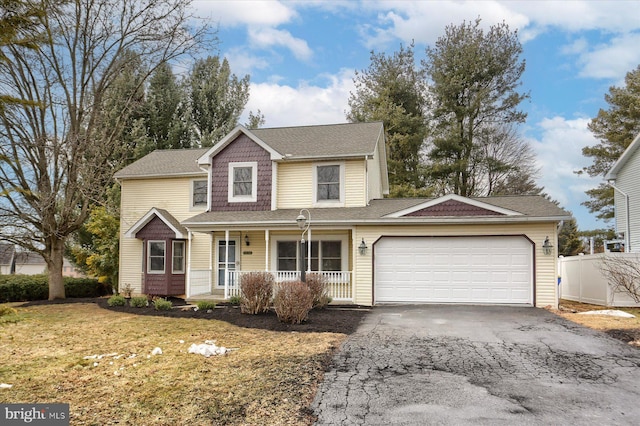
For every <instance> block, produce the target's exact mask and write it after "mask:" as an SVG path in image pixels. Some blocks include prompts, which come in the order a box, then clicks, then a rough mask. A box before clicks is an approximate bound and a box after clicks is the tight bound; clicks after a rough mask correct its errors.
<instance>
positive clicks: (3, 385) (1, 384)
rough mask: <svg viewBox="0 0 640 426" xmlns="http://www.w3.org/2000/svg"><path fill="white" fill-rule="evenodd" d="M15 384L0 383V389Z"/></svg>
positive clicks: (8, 387)
mask: <svg viewBox="0 0 640 426" xmlns="http://www.w3.org/2000/svg"><path fill="white" fill-rule="evenodd" d="M12 387H13V385H9V384H7V383H0V389H11V388H12Z"/></svg>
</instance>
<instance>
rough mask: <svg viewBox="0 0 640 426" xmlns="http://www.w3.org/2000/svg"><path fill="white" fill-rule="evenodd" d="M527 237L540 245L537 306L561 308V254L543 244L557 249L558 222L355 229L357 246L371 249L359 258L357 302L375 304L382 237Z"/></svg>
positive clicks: (356, 265) (536, 282)
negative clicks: (546, 249) (361, 244)
mask: <svg viewBox="0 0 640 426" xmlns="http://www.w3.org/2000/svg"><path fill="white" fill-rule="evenodd" d="M523 233H524V235H526V236H527V237H528V238H529V239H530V240H532V241H533V242H534V244H535V246H536V249H535V258H534V265H535V266H534V272H535V277H534V279H535V304H536V306H537V307H545V306H548V305H550V306H553V307H557V287H558V286H557V272H556V271H557V263H556V262H557V259H556V257H557V253H554V254H553V255H549V256H545V255H544V254H543V253H542V248H541V247H542V243H543V241H544V239H545V237H546V236H549V240H550V241H551V243H552V244H553V245H554V251H555V250H556V247H557V243H556V240H557V237H556V225H555V224H554V223H539V224H536V223H532V224H526V225H524V224H513V225H511V224H495V225H422V226H421V225H407V226H380V227H372V226H358V227H357V228H356V230H355V237H354V241H355V242H356V245H357V244H359V241H361V240H362V238H364V240H365V242H366V243H367V245H368V246H369V250H368V251H367V254H366V255H365V256H362V255H360V254H357V255H356V258H355V262H356V264H355V268H354V269H355V270H356V271H357V274H356V277H355V280H356V282H355V300H354V303H356V304H361V305H371V303H372V301H373V280H374V276H373V256H374V255H375V245H374V243H375V242H376V241H377V240H378V239H379V238H381V237H382V236H421V235H423V236H471V235H522V234H523Z"/></svg>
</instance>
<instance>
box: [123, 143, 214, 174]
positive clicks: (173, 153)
mask: <svg viewBox="0 0 640 426" xmlns="http://www.w3.org/2000/svg"><path fill="white" fill-rule="evenodd" d="M208 150H209V148H197V149H159V150H156V151H153V152H152V153H150V154H148V155H145V156H144V157H142V158H141V159H139V160H138V161H135V162H133V163H131V164H129V165H128V166H126V167H125V168H123V169H121V170H120V171H118V172H116V174H115V178H116V179H123V178H137V177H163V176H179V175H184V176H189V175H206V172H204V171H202V170H201V169H200V168H199V167H198V164H197V162H196V161H197V160H198V158H199V157H200V156H202V155H203V154H204V153H205V152H207V151H208Z"/></svg>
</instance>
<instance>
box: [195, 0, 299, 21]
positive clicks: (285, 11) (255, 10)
mask: <svg viewBox="0 0 640 426" xmlns="http://www.w3.org/2000/svg"><path fill="white" fill-rule="evenodd" d="M192 7H193V9H194V10H195V11H196V12H195V13H196V16H198V17H200V18H204V19H210V20H212V21H214V22H216V23H218V24H219V25H220V26H222V27H233V26H238V25H248V26H252V25H261V26H262V25H268V26H277V25H281V24H284V23H287V22H289V21H291V20H292V19H293V18H294V17H296V16H297V14H296V11H295V10H294V9H293V8H291V7H290V6H289V5H288V4H286V3H283V2H279V1H270V0H262V1H258V0H245V1H242V2H238V1H231V0H229V1H224V0H216V1H212V0H195V1H194V2H193V4H192Z"/></svg>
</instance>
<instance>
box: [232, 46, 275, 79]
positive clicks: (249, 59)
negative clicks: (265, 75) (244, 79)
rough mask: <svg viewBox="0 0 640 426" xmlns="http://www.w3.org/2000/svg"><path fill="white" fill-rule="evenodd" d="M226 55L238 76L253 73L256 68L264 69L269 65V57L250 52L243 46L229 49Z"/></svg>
mask: <svg viewBox="0 0 640 426" xmlns="http://www.w3.org/2000/svg"><path fill="white" fill-rule="evenodd" d="M224 56H225V58H227V60H228V61H229V65H230V67H231V69H232V70H233V73H234V74H235V75H238V76H243V75H245V74H251V72H252V71H254V70H262V69H267V68H268V67H269V61H268V60H267V59H265V58H263V57H260V56H258V55H255V54H252V53H249V52H248V51H247V50H246V49H242V48H232V49H229V50H227V52H226V53H225V55H224Z"/></svg>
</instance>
